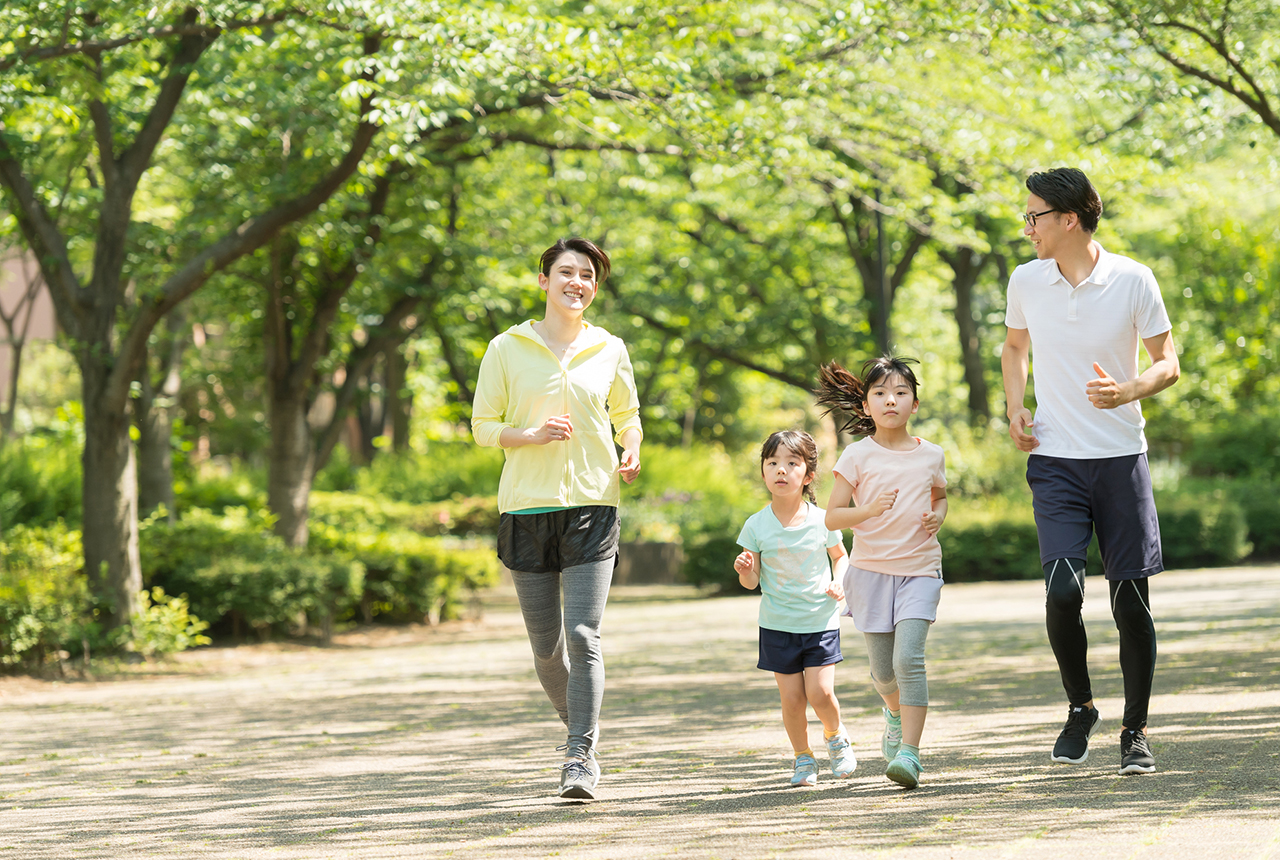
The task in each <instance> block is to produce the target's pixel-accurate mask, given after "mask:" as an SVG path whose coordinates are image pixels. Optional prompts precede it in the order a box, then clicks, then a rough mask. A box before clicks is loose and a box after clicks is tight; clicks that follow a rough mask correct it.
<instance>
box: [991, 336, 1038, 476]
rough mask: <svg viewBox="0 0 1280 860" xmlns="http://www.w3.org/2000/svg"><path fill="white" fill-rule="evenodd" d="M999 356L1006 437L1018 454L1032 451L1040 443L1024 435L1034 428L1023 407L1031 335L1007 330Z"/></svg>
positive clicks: (1029, 412)
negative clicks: (1006, 420) (1007, 418)
mask: <svg viewBox="0 0 1280 860" xmlns="http://www.w3.org/2000/svg"><path fill="white" fill-rule="evenodd" d="M1006 331H1007V332H1008V334H1007V335H1005V339H1004V349H1003V350H1001V352H1000V373H1001V375H1002V376H1003V377H1004V401H1005V414H1006V415H1008V416H1009V436H1010V438H1012V439H1013V443H1014V444H1015V445H1017V446H1018V450H1019V451H1028V452H1029V451H1033V450H1035V448H1036V446H1038V445H1039V444H1040V440H1039V439H1037V438H1036V437H1035V436H1032V435H1031V434H1030V433H1028V432H1027V431H1028V430H1029V429H1030V428H1031V427H1032V426H1033V425H1032V421H1031V418H1032V416H1031V410H1030V409H1028V408H1027V407H1026V406H1024V405H1023V403H1022V401H1023V399H1024V398H1025V397H1026V396H1027V374H1028V372H1029V370H1030V367H1031V334H1030V333H1029V332H1028V331H1027V330H1026V329H1025V328H1011V329H1006Z"/></svg>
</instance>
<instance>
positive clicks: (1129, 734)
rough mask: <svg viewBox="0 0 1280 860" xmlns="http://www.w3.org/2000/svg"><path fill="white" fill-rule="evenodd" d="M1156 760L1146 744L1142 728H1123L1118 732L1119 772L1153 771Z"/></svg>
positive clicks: (1154, 770)
mask: <svg viewBox="0 0 1280 860" xmlns="http://www.w3.org/2000/svg"><path fill="white" fill-rule="evenodd" d="M1155 772H1156V760H1155V758H1154V757H1152V755H1151V747H1149V746H1147V736H1146V734H1145V733H1144V732H1143V731H1142V729H1125V730H1124V731H1122V732H1121V733H1120V773H1121V774H1126V773H1155Z"/></svg>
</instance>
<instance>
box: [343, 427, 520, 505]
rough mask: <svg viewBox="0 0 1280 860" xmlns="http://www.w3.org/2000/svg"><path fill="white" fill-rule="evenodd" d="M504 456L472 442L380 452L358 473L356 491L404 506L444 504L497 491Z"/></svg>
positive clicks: (495, 449) (490, 494)
mask: <svg viewBox="0 0 1280 860" xmlns="http://www.w3.org/2000/svg"><path fill="white" fill-rule="evenodd" d="M504 462H505V457H504V455H503V453H502V450H501V449H500V448H481V447H480V446H479V445H477V444H475V443H474V442H472V441H470V440H466V441H450V442H443V441H433V442H428V443H427V449H426V451H425V452H423V453H418V452H413V451H406V452H403V453H398V454H393V453H384V454H380V455H378V456H377V457H375V458H374V459H373V462H372V463H370V464H369V466H368V468H365V469H362V470H360V471H359V472H358V473H356V476H355V479H354V486H355V489H356V490H357V491H359V492H361V493H365V494H368V495H381V496H386V497H387V498H389V499H394V500H395V501H399V502H418V503H422V502H440V501H444V500H445V499H453V498H464V497H467V496H493V495H496V494H497V492H498V479H499V478H500V477H501V476H502V466H503V463H504Z"/></svg>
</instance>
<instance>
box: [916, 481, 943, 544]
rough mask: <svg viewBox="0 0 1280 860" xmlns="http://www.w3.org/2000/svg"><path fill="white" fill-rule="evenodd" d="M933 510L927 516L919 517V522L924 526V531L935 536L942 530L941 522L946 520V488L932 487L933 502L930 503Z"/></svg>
mask: <svg viewBox="0 0 1280 860" xmlns="http://www.w3.org/2000/svg"><path fill="white" fill-rule="evenodd" d="M930 507H932V508H933V510H931V511H929V513H927V514H921V515H920V521H921V522H922V523H923V524H924V530H925V531H926V532H928V533H929V534H930V535H936V534H937V533H938V529H940V528H942V521H943V520H945V519H946V518H947V488H946V487H934V488H933V501H932V502H931V503H930Z"/></svg>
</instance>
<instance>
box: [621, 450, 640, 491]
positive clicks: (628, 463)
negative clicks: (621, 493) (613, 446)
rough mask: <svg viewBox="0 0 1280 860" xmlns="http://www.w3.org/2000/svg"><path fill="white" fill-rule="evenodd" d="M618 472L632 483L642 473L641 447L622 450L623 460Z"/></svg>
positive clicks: (623, 478)
mask: <svg viewBox="0 0 1280 860" xmlns="http://www.w3.org/2000/svg"><path fill="white" fill-rule="evenodd" d="M618 474H619V475H620V476H622V480H624V481H626V482H627V483H628V484H630V483H631V482H632V481H634V480H635V479H636V475H639V474H640V449H639V448H626V449H624V450H623V452H622V460H621V462H619V463H618Z"/></svg>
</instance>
